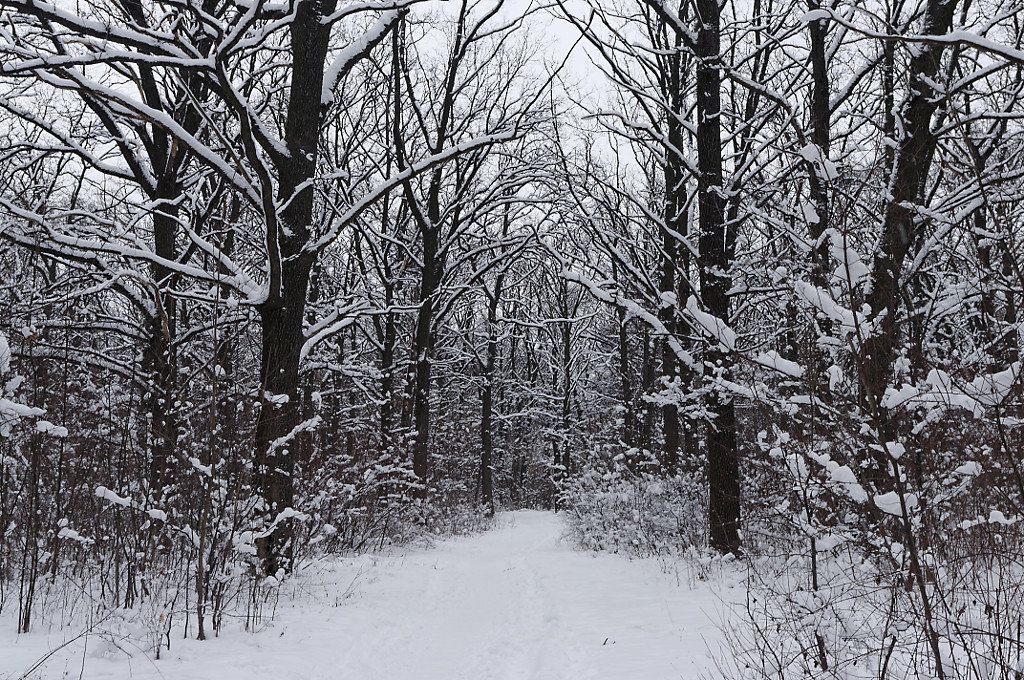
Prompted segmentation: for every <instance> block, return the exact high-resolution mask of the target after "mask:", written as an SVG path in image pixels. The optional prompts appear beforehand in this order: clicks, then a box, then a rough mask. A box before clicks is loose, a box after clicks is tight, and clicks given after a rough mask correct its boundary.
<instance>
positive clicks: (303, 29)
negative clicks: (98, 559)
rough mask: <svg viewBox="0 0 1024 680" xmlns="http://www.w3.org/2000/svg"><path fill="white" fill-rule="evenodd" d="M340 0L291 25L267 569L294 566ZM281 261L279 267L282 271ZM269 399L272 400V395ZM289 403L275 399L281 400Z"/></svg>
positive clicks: (273, 349) (267, 388)
mask: <svg viewBox="0 0 1024 680" xmlns="http://www.w3.org/2000/svg"><path fill="white" fill-rule="evenodd" d="M335 4H336V3H335V2H334V0H326V1H325V2H322V3H320V2H309V1H308V0H307V1H304V2H300V3H298V4H297V5H296V9H295V18H294V19H293V20H292V22H291V25H290V35H291V54H292V67H291V74H290V75H291V83H290V88H289V98H288V111H287V118H286V120H285V126H284V142H285V145H286V147H287V150H288V155H287V156H283V157H281V158H279V159H277V162H276V169H277V172H278V182H279V184H278V195H277V199H278V201H280V202H281V203H282V204H284V205H285V207H284V209H282V210H281V211H280V213H279V214H278V215H268V216H266V218H267V219H268V220H270V222H271V224H268V230H269V233H268V248H269V249H270V250H271V251H273V250H275V249H277V250H278V251H279V255H280V258H279V260H276V262H275V259H276V257H277V255H278V253H275V252H270V253H268V257H270V258H271V266H270V270H271V275H270V281H269V284H268V287H269V295H268V299H267V301H266V302H265V303H264V304H263V305H262V306H261V307H260V309H259V313H260V327H261V329H262V331H263V343H262V351H261V353H260V376H261V382H262V395H261V402H260V412H259V417H258V419H257V421H256V437H255V459H256V474H257V479H258V483H259V487H260V491H261V494H262V498H263V500H264V501H265V503H266V508H265V512H266V522H267V528H266V529H265V531H266V532H269V533H268V534H267V535H266V536H264V537H263V538H262V539H261V540H260V541H259V542H258V544H257V548H258V551H259V558H260V560H261V562H262V565H263V570H264V573H266V574H269V575H273V574H276V573H277V572H278V570H279V569H284V570H285V571H290V570H291V566H292V565H291V561H292V551H293V548H294V546H293V545H292V537H293V532H292V528H291V523H290V522H289V521H287V520H284V521H280V522H278V521H276V520H277V518H278V517H279V513H281V512H282V511H284V510H285V509H287V508H290V507H292V504H293V498H294V493H295V492H294V480H293V475H294V472H295V458H294V455H293V451H294V449H295V446H296V444H297V442H295V441H293V439H294V435H295V433H294V430H295V428H296V426H297V425H298V424H299V416H300V410H299V356H300V352H301V349H302V344H303V342H304V341H305V335H304V332H303V320H304V318H305V309H306V294H307V292H308V288H309V279H310V271H311V269H312V266H313V262H314V259H315V256H314V255H312V254H311V253H309V252H308V251H305V250H304V247H305V246H306V244H307V243H308V241H309V237H310V227H311V223H312V220H313V189H312V187H311V186H309V185H308V184H307V183H308V182H309V180H311V179H312V178H313V177H314V176H315V173H316V165H317V157H318V156H317V152H318V144H317V142H318V141H319V139H320V107H321V103H320V101H321V93H322V89H323V81H324V67H325V61H326V58H327V48H328V42H329V39H330V34H331V26H330V25H329V24H325V23H323V22H322V21H321V19H322V17H323V16H325V15H327V14H330V13H331V12H332V11H334V7H335ZM275 267H276V268H277V271H275ZM268 397H270V398H268ZM282 400H284V401H283V403H274V402H275V401H277V402H281V401H282Z"/></svg>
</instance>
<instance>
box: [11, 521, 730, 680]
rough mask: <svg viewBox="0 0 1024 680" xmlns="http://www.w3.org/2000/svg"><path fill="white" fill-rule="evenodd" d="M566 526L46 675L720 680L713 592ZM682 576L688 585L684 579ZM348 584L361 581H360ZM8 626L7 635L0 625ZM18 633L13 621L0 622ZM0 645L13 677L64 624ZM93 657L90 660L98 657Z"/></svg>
mask: <svg viewBox="0 0 1024 680" xmlns="http://www.w3.org/2000/svg"><path fill="white" fill-rule="evenodd" d="M562 530H563V529H562V524H561V521H560V519H559V518H558V517H557V516H556V515H554V514H551V513H543V512H532V511H522V512H514V513H507V514H504V515H502V516H500V517H499V519H498V526H497V527H496V528H495V529H493V530H492V531H489V532H486V533H484V534H480V535H475V536H469V537H462V538H454V539H450V540H446V541H443V542H441V543H439V544H438V545H437V546H436V547H434V548H432V549H427V550H422V549H417V550H408V551H403V552H401V553H398V554H390V555H376V556H361V557H358V558H352V559H346V560H339V561H337V562H335V563H332V564H331V566H330V567H329V568H324V569H322V570H321V571H318V572H317V573H316V574H315V575H306V576H305V577H302V578H300V579H297V582H299V583H302V584H303V587H304V590H305V592H299V593H298V594H297V595H296V596H295V597H294V598H290V599H286V598H284V597H282V601H281V604H280V605H279V607H278V612H277V616H276V617H275V619H274V621H273V622H272V623H271V624H269V625H268V626H267V627H266V628H265V629H264V630H262V631H261V632H259V633H257V634H255V635H254V634H249V633H245V632H243V631H241V630H230V629H229V630H227V631H225V632H224V633H223V634H222V635H221V637H220V638H217V639H214V640H210V641H207V642H197V641H195V640H181V639H178V640H175V641H173V643H172V649H171V651H170V653H165V654H164V658H162V659H161V660H160V661H155V662H154V661H151V660H149V659H148V658H147V657H146V655H143V654H135V655H134V656H131V657H129V656H128V655H126V654H125V653H123V652H120V651H114V650H111V649H104V648H103V647H102V644H101V643H100V642H99V641H93V642H92V643H91V651H90V650H89V649H86V650H84V651H83V649H82V647H81V645H80V644H78V643H76V644H74V645H71V646H69V647H68V648H67V649H66V650H62V652H61V653H60V654H57V655H55V656H54V657H53V658H52V659H51V660H50V661H48V662H47V664H46V665H45V666H44V667H43V668H42V673H41V674H39V675H37V676H33V677H41V678H63V677H79V674H80V673H81V677H83V678H86V679H87V680H88V679H93V678H95V679H97V680H100V679H102V680H106V679H108V678H109V679H111V680H113V679H118V680H120V679H127V678H139V679H144V680H149V679H151V678H152V679H156V678H166V679H168V680H235V679H236V678H237V679H242V678H244V679H246V680H264V679H266V680H271V679H272V680H291V679H294V680H328V679H330V680H461V679H466V680H469V679H472V680H612V679H621V680H648V679H649V680H671V679H678V678H683V679H686V680H689V679H691V678H697V677H699V676H700V675H701V674H702V673H703V674H706V675H708V676H713V675H714V673H713V671H712V668H713V666H712V662H711V659H710V658H709V653H710V652H716V653H717V651H718V649H717V645H718V640H719V639H720V633H719V632H718V628H717V626H716V622H717V621H719V620H721V616H722V613H721V612H722V611H723V607H722V605H721V604H720V602H721V600H720V597H719V594H718V593H717V592H716V590H717V589H718V588H719V585H720V583H721V582H720V581H717V580H716V581H713V582H712V583H718V584H719V585H716V586H712V585H709V583H708V582H705V581H699V580H696V579H694V578H693V575H692V574H690V573H689V572H688V571H686V570H684V571H683V572H682V573H674V574H667V573H665V569H663V568H662V565H660V564H659V563H657V562H656V561H653V560H627V559H625V558H622V557H618V556H614V555H594V554H590V553H585V552H579V551H575V550H573V549H572V548H571V547H570V546H568V545H565V544H563V542H562V541H561V540H560V538H561V534H562ZM680 581H681V582H680ZM353 583H354V585H353ZM8 624H10V627H8ZM0 625H3V626H4V628H5V629H7V630H10V629H12V628H13V621H12V620H9V619H8V617H7V616H4V617H3V620H0ZM226 628H230V626H226ZM7 630H4V631H3V632H2V634H0V678H18V677H20V675H21V673H22V672H24V670H25V668H26V667H28V666H29V665H31V664H32V663H33V661H35V660H36V659H37V658H39V657H40V656H41V655H42V653H45V651H46V649H48V648H49V649H52V648H53V647H55V646H57V645H59V644H60V643H61V642H62V641H63V639H64V638H66V637H72V636H73V633H71V632H70V631H69V630H68V629H67V628H65V629H64V630H62V631H61V630H57V629H54V630H52V631H51V632H50V633H49V634H46V633H37V634H32V635H27V636H21V637H19V638H14V637H13V636H12V635H9V634H8V633H7ZM97 650H99V653H97Z"/></svg>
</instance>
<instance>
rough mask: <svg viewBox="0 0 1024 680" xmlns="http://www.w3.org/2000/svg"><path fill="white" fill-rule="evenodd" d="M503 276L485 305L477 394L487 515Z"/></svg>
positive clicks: (491, 482)
mask: <svg viewBox="0 0 1024 680" xmlns="http://www.w3.org/2000/svg"><path fill="white" fill-rule="evenodd" d="M503 283H504V276H502V275H499V276H498V278H497V281H496V282H495V285H494V291H493V293H491V294H490V299H489V300H488V305H487V356H486V358H485V359H484V388H483V393H482V394H481V397H480V444H481V454H480V495H481V502H482V503H483V506H484V509H485V512H486V513H487V516H488V517H490V516H492V515H494V469H493V465H494V369H495V365H496V363H497V360H498V303H499V302H500V300H501V292H502V290H501V289H502V287H503Z"/></svg>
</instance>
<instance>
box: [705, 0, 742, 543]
mask: <svg viewBox="0 0 1024 680" xmlns="http://www.w3.org/2000/svg"><path fill="white" fill-rule="evenodd" d="M696 8H697V16H698V17H699V26H698V31H697V45H696V48H697V49H696V53H697V54H696V56H697V59H698V65H697V167H698V181H697V191H698V195H697V201H698V207H699V217H700V238H699V242H698V251H699V259H700V287H701V289H700V292H701V302H702V303H703V305H704V308H705V309H706V310H707V311H708V312H709V313H711V314H713V315H714V316H716V317H718V318H719V319H722V320H723V321H725V322H726V323H728V322H729V287H730V285H731V277H730V275H729V266H730V261H731V257H730V252H729V251H730V250H731V248H732V245H731V244H732V239H731V238H730V236H729V233H728V232H729V225H728V223H727V220H726V213H725V196H724V193H723V187H722V184H723V181H722V176H723V171H722V127H721V120H720V116H721V108H722V94H721V66H720V64H719V50H720V32H721V14H720V9H719V5H718V0H697V4H696ZM731 369H732V357H731V356H730V355H729V354H728V353H727V352H724V351H721V350H720V349H718V347H717V346H713V347H712V348H711V349H710V350H709V351H707V353H706V355H705V375H706V376H707V377H708V378H709V379H710V380H712V381H714V380H715V378H716V377H722V378H729V377H730V374H731ZM707 399H708V411H709V412H710V413H711V414H712V416H713V420H712V422H711V424H710V427H709V428H708V435H707V456H708V492H709V494H708V499H709V500H708V519H709V524H710V535H711V536H710V537H711V547H712V548H714V549H715V550H719V551H721V552H732V553H735V552H738V551H739V548H740V533H739V529H740V468H739V452H738V451H737V448H736V414H735V406H734V404H733V401H732V399H731V398H730V397H729V395H726V394H723V393H722V392H721V391H719V390H712V391H711V392H709V394H708V397H707Z"/></svg>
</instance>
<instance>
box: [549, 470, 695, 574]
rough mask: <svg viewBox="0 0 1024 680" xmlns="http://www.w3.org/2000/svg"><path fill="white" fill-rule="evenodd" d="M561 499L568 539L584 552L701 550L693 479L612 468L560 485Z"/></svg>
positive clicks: (664, 553) (662, 552) (626, 552)
mask: <svg viewBox="0 0 1024 680" xmlns="http://www.w3.org/2000/svg"><path fill="white" fill-rule="evenodd" d="M560 499H561V503H562V507H563V508H564V510H565V514H566V518H567V526H568V532H569V536H570V537H571V539H572V540H573V541H574V542H575V543H576V544H578V545H579V546H581V547H583V548H586V549H588V550H605V551H609V552H616V553H623V554H627V555H637V556H655V555H672V554H680V553H682V552H684V551H686V549H687V548H690V547H697V548H699V547H701V546H703V545H705V544H706V537H705V529H704V526H705V525H704V521H703V520H702V519H701V518H702V517H704V515H705V514H706V512H707V510H706V506H707V501H706V492H705V491H704V487H703V484H702V481H701V479H700V478H699V477H697V476H691V475H686V474H678V475H674V476H665V477H663V476H658V475H654V474H647V473H640V474H638V473H634V472H631V471H629V470H628V469H627V468H625V467H623V466H620V465H616V464H614V463H613V464H611V465H609V466H607V467H605V468H604V469H603V470H602V469H601V468H593V469H590V470H587V471H585V472H583V473H581V474H580V475H578V476H576V477H573V478H571V479H570V480H567V481H566V482H564V483H563V485H562V492H561V495H560Z"/></svg>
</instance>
